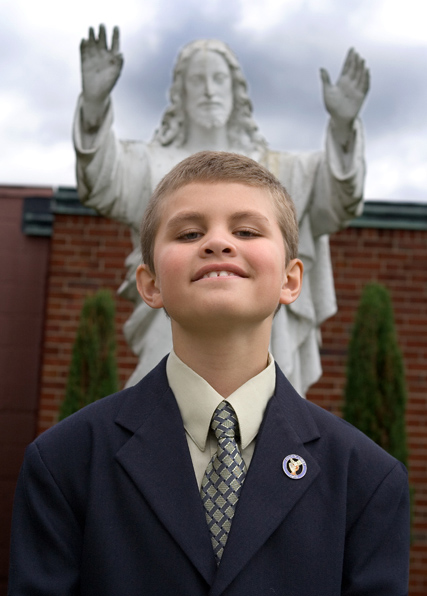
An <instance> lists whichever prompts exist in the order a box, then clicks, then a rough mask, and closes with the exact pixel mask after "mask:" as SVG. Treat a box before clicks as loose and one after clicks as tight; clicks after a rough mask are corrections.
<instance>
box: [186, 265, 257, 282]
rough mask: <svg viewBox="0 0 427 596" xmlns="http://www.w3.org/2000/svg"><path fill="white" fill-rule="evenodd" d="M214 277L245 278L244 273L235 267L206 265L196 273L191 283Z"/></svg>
mask: <svg viewBox="0 0 427 596" xmlns="http://www.w3.org/2000/svg"><path fill="white" fill-rule="evenodd" d="M214 277H247V275H246V273H245V272H244V271H243V270H242V269H240V267H237V266H236V265H226V266H224V265H214V264H212V265H206V266H205V267H202V268H201V269H199V271H197V273H196V275H195V276H194V277H193V279H192V281H199V280H200V279H210V278H214Z"/></svg>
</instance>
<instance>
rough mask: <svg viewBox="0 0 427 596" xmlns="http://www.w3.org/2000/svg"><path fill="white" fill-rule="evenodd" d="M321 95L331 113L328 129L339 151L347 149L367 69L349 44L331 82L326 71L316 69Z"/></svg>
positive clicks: (365, 86)
mask: <svg viewBox="0 0 427 596" xmlns="http://www.w3.org/2000/svg"><path fill="white" fill-rule="evenodd" d="M320 75H321V79H322V84H323V99H324V102H325V107H326V110H327V111H328V112H329V114H330V116H331V131H332V134H333V135H334V138H335V140H336V141H337V142H338V143H339V145H340V146H341V148H342V150H343V151H350V150H351V144H352V141H353V125H354V121H355V120H356V118H357V116H358V114H359V112H360V109H361V107H362V105H363V102H364V100H365V97H366V95H367V93H368V90H369V78H370V77H369V70H368V68H366V65H365V61H364V60H363V58H361V57H360V56H359V54H358V53H357V52H356V51H355V50H354V49H353V48H351V49H350V50H349V51H348V54H347V57H346V59H345V62H344V66H343V68H342V71H341V74H340V76H339V78H338V80H337V82H336V84H335V85H333V84H332V83H331V80H330V77H329V73H328V72H327V70H325V69H324V68H322V69H320Z"/></svg>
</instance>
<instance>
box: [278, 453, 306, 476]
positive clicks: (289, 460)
mask: <svg viewBox="0 0 427 596" xmlns="http://www.w3.org/2000/svg"><path fill="white" fill-rule="evenodd" d="M282 465H283V471H284V472H285V474H286V476H288V477H289V478H292V480H299V479H300V478H304V476H305V475H306V472H307V464H306V463H305V461H304V460H303V458H302V457H301V456H300V455H295V453H293V454H292V455H287V456H286V457H285V459H284V460H283V464H282Z"/></svg>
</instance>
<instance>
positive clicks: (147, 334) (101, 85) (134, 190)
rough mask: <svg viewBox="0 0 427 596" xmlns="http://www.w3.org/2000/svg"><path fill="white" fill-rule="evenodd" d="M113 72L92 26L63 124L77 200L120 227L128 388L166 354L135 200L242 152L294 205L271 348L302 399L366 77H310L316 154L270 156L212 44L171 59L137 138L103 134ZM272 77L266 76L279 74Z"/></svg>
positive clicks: (359, 71) (354, 70) (314, 355)
mask: <svg viewBox="0 0 427 596" xmlns="http://www.w3.org/2000/svg"><path fill="white" fill-rule="evenodd" d="M122 66H123V57H122V55H121V54H120V52H119V31H118V29H117V28H115V29H114V33H113V39H112V44H111V47H108V45H107V40H106V33H105V28H104V27H103V26H102V25H101V26H100V28H99V36H98V38H96V36H95V34H94V31H93V29H90V31H89V38H88V39H87V40H82V43H81V67H82V83H83V91H82V94H81V96H80V98H79V101H78V105H77V110H76V115H75V121H74V130H73V137H74V146H75V150H76V154H77V180H78V192H79V196H80V199H81V200H82V201H83V202H84V203H85V204H86V205H88V206H91V207H93V208H95V209H96V210H98V211H99V212H100V213H102V214H103V215H105V216H107V217H112V218H113V219H116V220H118V221H121V222H124V223H126V224H127V225H128V226H129V227H130V229H131V235H132V241H133V246H134V250H133V252H132V253H131V254H130V255H129V257H128V258H127V260H126V265H127V276H126V280H125V281H124V283H123V284H122V286H121V287H120V288H119V293H120V294H121V295H122V296H125V297H126V298H128V299H129V300H131V301H132V302H133V303H134V305H135V310H134V312H133V314H132V316H131V317H130V318H129V320H128V321H127V322H126V324H125V326H124V333H125V336H126V339H127V341H128V342H129V345H130V346H131V348H132V349H133V351H134V352H135V354H136V355H137V356H138V357H139V364H138V366H137V368H136V370H135V371H134V373H133V374H132V376H131V377H130V379H129V381H128V385H132V384H134V383H136V382H137V381H138V380H139V379H140V378H142V376H143V375H145V374H146V373H147V372H148V371H149V370H151V368H153V367H154V366H155V365H156V364H157V363H158V361H159V360H160V359H161V358H162V357H163V356H164V355H165V354H167V353H168V351H169V350H170V348H171V333H170V324H169V321H168V319H167V317H166V315H165V314H164V312H163V311H159V310H152V309H150V307H148V306H147V305H146V304H145V303H144V302H142V301H141V299H140V298H139V295H138V293H137V290H136V285H135V270H136V267H137V266H138V265H139V263H140V260H141V253H140V249H139V238H138V228H139V223H140V220H141V217H142V214H143V212H144V209H145V206H146V203H147V201H148V199H149V197H150V195H151V192H152V190H153V189H154V187H155V186H156V185H157V183H158V182H159V181H160V179H161V178H162V177H163V176H164V175H165V174H166V173H167V172H168V171H169V170H170V169H171V168H172V167H173V166H174V165H175V164H177V163H178V162H179V161H181V160H182V159H184V158H185V157H187V156H188V155H190V154H191V153H194V152H196V151H200V150H204V149H210V150H225V151H234V152H240V153H244V154H245V155H248V156H250V157H252V158H253V159H256V160H258V161H259V162H261V163H263V164H264V165H265V166H266V167H267V168H269V169H270V170H271V171H272V172H273V173H274V174H275V175H276V176H277V177H278V178H279V180H280V181H281V182H282V183H283V184H284V186H285V187H286V188H287V190H288V191H289V192H290V194H291V196H292V198H293V199H294V201H295V204H296V208H297V211H298V215H299V224H300V255H299V256H300V258H301V259H302V260H303V262H304V267H305V276H304V278H305V279H304V284H303V291H302V294H301V296H300V297H299V299H298V300H297V301H296V302H295V303H293V304H292V305H290V306H288V307H284V306H282V307H281V309H280V311H279V312H278V314H277V315H276V317H275V320H274V324H273V334H272V340H271V349H272V353H273V355H274V358H275V359H276V361H277V362H278V364H279V365H280V366H281V368H282V370H283V371H284V372H285V374H286V375H287V376H288V378H289V380H290V381H291V382H292V383H293V385H294V386H295V387H296V389H297V390H298V391H299V392H300V393H301V394H302V395H304V394H305V392H306V391H307V389H308V388H309V387H310V386H311V385H312V384H313V383H314V382H315V381H316V380H317V379H318V378H319V377H320V375H321V372H322V370H321V365H320V356H319V345H320V330H319V328H320V325H321V323H322V322H323V321H325V319H327V318H328V317H330V316H332V315H333V314H334V313H335V312H336V300H335V292H334V283H333V276H332V268H331V261H330V253H329V244H328V242H329V238H328V235H329V234H332V233H333V232H336V231H337V230H339V229H340V228H342V227H344V226H345V225H346V224H347V223H348V222H349V221H350V220H351V219H353V218H354V217H355V216H357V215H358V214H359V213H360V212H361V210H362V197H363V183H364V176H365V164H364V146H363V131H362V126H361V123H360V121H359V120H358V118H357V116H358V113H359V111H360V109H361V106H362V104H363V101H364V98H365V96H366V94H367V92H368V88H369V71H368V70H367V69H366V67H365V63H364V61H363V60H362V59H361V58H360V57H359V55H358V54H357V53H356V52H355V51H354V50H352V49H351V50H350V51H349V52H348V55H347V58H346V60H345V63H344V67H343V70H342V72H341V74H340V76H339V78H338V81H337V83H336V85H332V84H331V82H330V79H329V75H328V73H327V72H326V71H325V70H323V69H322V70H321V79H322V83H323V98H324V102H325V106H326V110H327V111H328V112H329V115H330V121H329V124H328V128H327V133H326V143H325V149H324V151H319V152H316V153H301V154H290V153H283V152H277V151H273V150H270V149H269V148H268V147H267V143H266V141H265V140H264V139H263V137H262V136H261V134H260V133H259V131H258V127H257V125H256V124H255V122H254V120H253V118H252V105H251V102H250V99H249V96H248V92H247V85H246V81H245V78H244V76H243V73H242V71H241V68H240V66H239V63H238V61H237V59H236V57H235V56H234V54H233V53H232V52H231V50H230V49H229V48H228V47H227V46H226V45H225V44H224V43H222V42H220V41H216V40H199V41H195V42H192V43H190V44H188V45H186V46H185V47H184V48H183V49H182V50H181V52H180V54H179V56H178V59H177V62H176V66H175V69H174V73H173V82H172V86H171V89H170V94H169V96H170V104H169V106H168V107H167V109H166V111H165V113H164V115H163V118H162V121H161V123H160V126H159V128H158V129H157V130H156V132H155V133H154V136H153V139H152V140H151V142H149V143H142V142H133V141H119V140H117V138H116V137H115V135H114V132H113V109H112V104H111V98H110V94H111V91H112V89H113V88H114V85H115V84H116V82H117V80H118V78H119V76H120V72H121V69H122ZM279 74H280V73H278V76H279Z"/></svg>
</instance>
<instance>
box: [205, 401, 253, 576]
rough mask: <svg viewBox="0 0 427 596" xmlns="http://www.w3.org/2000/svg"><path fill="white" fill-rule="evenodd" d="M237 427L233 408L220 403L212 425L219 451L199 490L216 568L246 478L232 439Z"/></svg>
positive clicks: (224, 402) (211, 462)
mask: <svg viewBox="0 0 427 596" xmlns="http://www.w3.org/2000/svg"><path fill="white" fill-rule="evenodd" d="M237 427H238V422H237V418H236V414H235V412H234V410H233V407H232V406H231V405H230V404H229V403H228V402H226V401H222V402H221V403H220V404H219V406H218V407H217V409H216V410H215V413H214V415H213V418H212V422H211V428H212V430H213V431H214V433H215V436H216V438H217V440H218V450H217V452H216V454H215V455H214V456H213V457H212V459H211V461H210V462H209V465H208V467H207V468H206V472H205V475H204V477H203V481H202V487H201V489H200V494H201V497H202V501H203V505H204V507H205V513H206V521H207V522H208V527H209V530H210V533H211V540H212V546H213V550H214V554H215V558H216V562H217V565H219V563H220V561H221V557H222V554H223V552H224V547H225V544H226V542H227V538H228V534H229V532H230V528H231V521H232V519H233V516H234V510H235V507H236V504H237V501H238V500H239V494H240V490H241V488H242V486H243V482H244V480H245V475H246V466H245V462H244V461H243V459H242V456H241V455H240V451H239V447H238V445H237V442H236V439H235V434H236V430H237Z"/></svg>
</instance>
